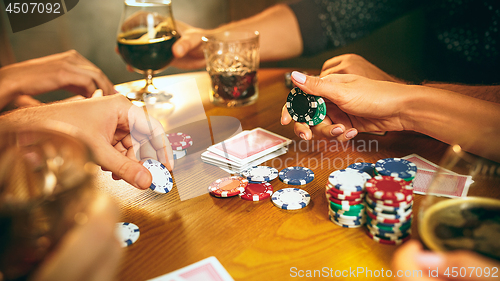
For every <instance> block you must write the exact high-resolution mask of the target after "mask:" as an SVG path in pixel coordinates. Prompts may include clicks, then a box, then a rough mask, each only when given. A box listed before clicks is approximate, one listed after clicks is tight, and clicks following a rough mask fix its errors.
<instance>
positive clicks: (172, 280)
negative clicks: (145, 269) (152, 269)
mask: <svg viewBox="0 0 500 281" xmlns="http://www.w3.org/2000/svg"><path fill="white" fill-rule="evenodd" d="M149 281H234V279H233V278H232V277H231V275H229V273H228V272H227V271H226V269H225V268H224V267H223V266H222V264H221V263H220V262H219V260H218V259H217V258H216V257H209V258H206V259H204V260H201V261H199V262H196V263H193V264H191V265H188V266H186V267H183V268H181V269H178V270H176V271H173V272H170V273H167V274H165V275H162V276H159V277H156V278H153V279H150V280H149Z"/></svg>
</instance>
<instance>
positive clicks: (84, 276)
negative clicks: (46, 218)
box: [30, 194, 122, 281]
mask: <svg viewBox="0 0 500 281" xmlns="http://www.w3.org/2000/svg"><path fill="white" fill-rule="evenodd" d="M96 196H97V198H95V199H94V200H92V202H91V203H90V206H89V208H88V211H87V212H86V213H85V215H86V222H85V221H82V222H81V223H82V224H77V225H75V227H74V228H72V229H71V230H70V231H69V232H68V233H67V234H66V235H65V236H64V237H63V238H62V240H61V241H59V244H58V245H57V247H56V248H55V250H54V252H52V253H50V254H49V256H47V257H46V258H45V260H44V261H43V262H42V264H41V265H40V267H39V268H38V269H37V270H36V272H35V273H34V276H33V278H31V279H30V280H34V281H54V280H80V281H84V280H102V281H106V280H114V277H115V273H116V269H117V267H118V264H119V261H120V256H121V253H122V251H121V247H120V244H119V242H118V240H117V238H116V236H115V225H116V223H117V222H118V217H119V212H118V208H117V206H116V204H114V202H113V201H112V200H110V199H109V198H108V197H107V196H104V195H102V194H97V195H96Z"/></svg>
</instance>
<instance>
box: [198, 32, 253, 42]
mask: <svg viewBox="0 0 500 281" xmlns="http://www.w3.org/2000/svg"><path fill="white" fill-rule="evenodd" d="M259 36H260V33H259V31H257V30H254V31H249V30H238V31H234V30H226V31H221V32H215V33H210V34H207V35H203V36H202V37H201V40H202V41H203V42H204V43H236V42H239V43H246V42H250V41H254V40H256V39H257V40H258V39H259Z"/></svg>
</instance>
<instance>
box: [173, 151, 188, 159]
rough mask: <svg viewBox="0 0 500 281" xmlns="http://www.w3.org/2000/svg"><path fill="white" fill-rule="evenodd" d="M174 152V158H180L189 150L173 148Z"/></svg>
mask: <svg viewBox="0 0 500 281" xmlns="http://www.w3.org/2000/svg"><path fill="white" fill-rule="evenodd" d="M172 153H173V155H174V160H179V159H181V158H182V157H184V156H186V154H187V150H186V149H183V150H172Z"/></svg>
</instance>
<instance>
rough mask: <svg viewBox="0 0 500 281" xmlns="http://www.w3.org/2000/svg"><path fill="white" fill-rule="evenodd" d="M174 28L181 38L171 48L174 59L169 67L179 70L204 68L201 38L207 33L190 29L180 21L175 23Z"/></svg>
mask: <svg viewBox="0 0 500 281" xmlns="http://www.w3.org/2000/svg"><path fill="white" fill-rule="evenodd" d="M176 26H177V31H178V32H179V33H180V35H181V37H180V38H179V39H177V41H176V42H175V43H174V45H173V46H172V52H173V53H174V56H175V58H174V60H173V61H172V63H171V65H172V66H175V67H178V68H181V69H197V68H203V67H205V65H206V64H205V56H204V55H203V46H202V40H201V37H202V36H203V35H206V34H207V33H208V32H209V31H207V30H204V29H200V28H195V27H192V26H190V25H188V24H186V23H183V22H181V21H176Z"/></svg>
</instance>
